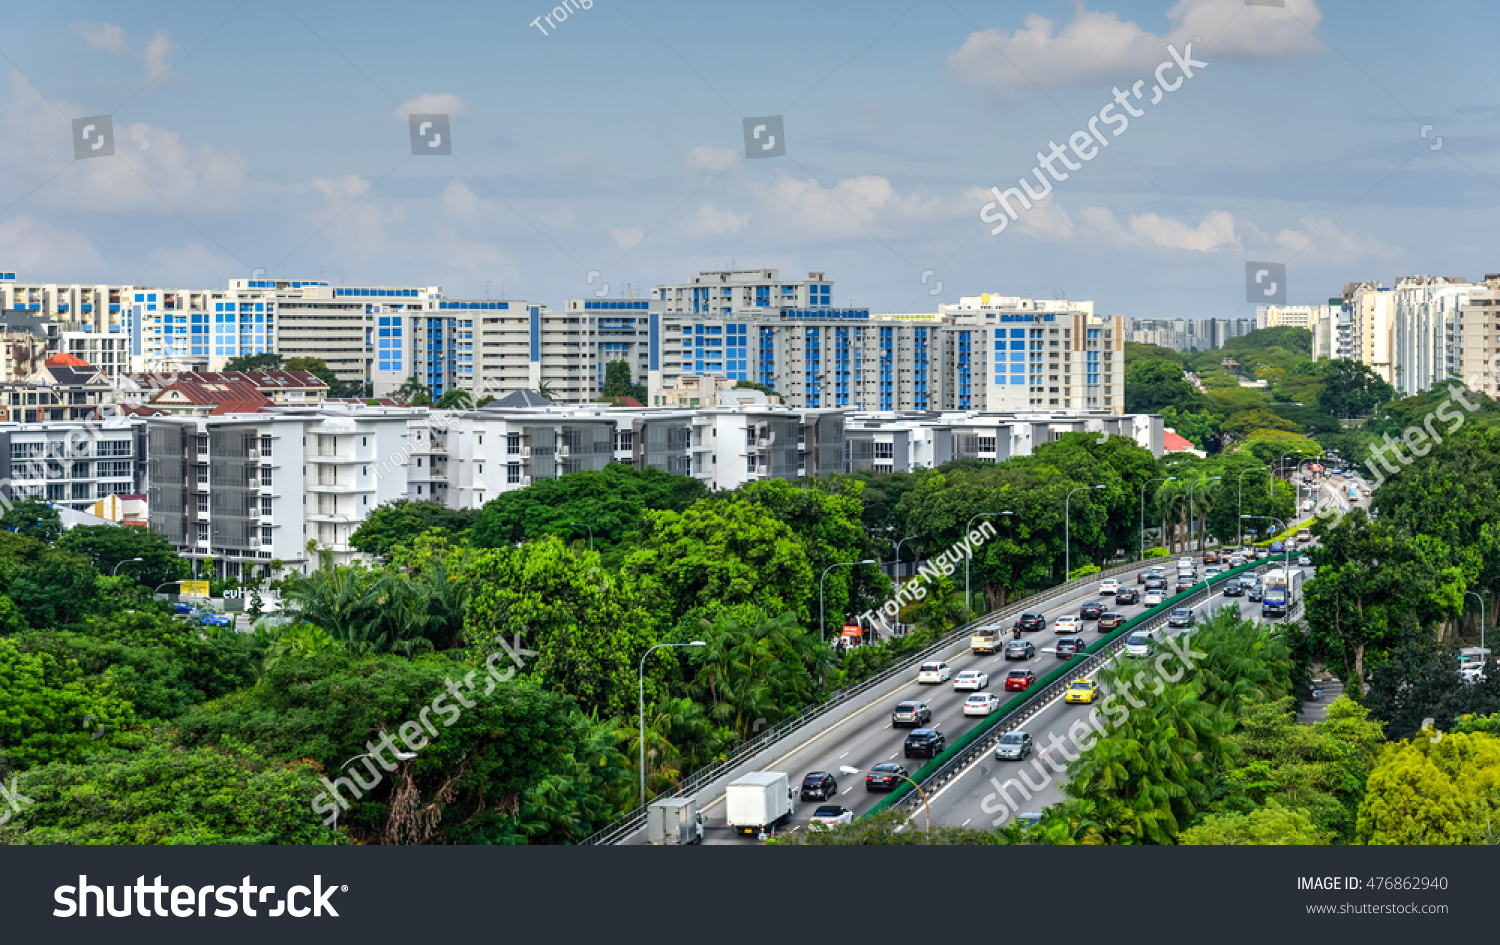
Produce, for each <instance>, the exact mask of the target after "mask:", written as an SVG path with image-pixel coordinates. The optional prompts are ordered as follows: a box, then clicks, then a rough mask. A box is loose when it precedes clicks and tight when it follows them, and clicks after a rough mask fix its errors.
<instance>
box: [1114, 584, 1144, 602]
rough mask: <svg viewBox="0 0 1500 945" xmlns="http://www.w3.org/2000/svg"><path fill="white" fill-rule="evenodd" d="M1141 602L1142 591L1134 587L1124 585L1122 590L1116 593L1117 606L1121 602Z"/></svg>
mask: <svg viewBox="0 0 1500 945" xmlns="http://www.w3.org/2000/svg"><path fill="white" fill-rule="evenodd" d="M1140 602H1141V592H1140V591H1138V590H1136V589H1135V588H1133V587H1122V588H1120V592H1119V593H1118V594H1116V595H1115V604H1116V606H1118V605H1120V604H1139V603H1140Z"/></svg>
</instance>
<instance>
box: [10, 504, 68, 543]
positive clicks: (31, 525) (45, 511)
mask: <svg viewBox="0 0 1500 945" xmlns="http://www.w3.org/2000/svg"><path fill="white" fill-rule="evenodd" d="M0 528H3V529H5V530H6V531H10V532H16V533H18V534H21V535H27V536H29V537H32V538H36V539H38V540H40V541H44V542H46V543H48V544H51V543H52V542H54V541H56V540H57V539H58V536H60V535H61V534H62V532H63V527H62V517H61V516H59V515H58V514H57V510H56V509H54V508H53V507H52V506H51V505H49V504H47V502H46V500H45V499H42V498H40V497H38V496H34V495H29V496H26V497H25V498H23V499H20V500H19V501H17V502H15V503H12V504H11V505H10V506H9V507H8V508H6V509H5V513H4V514H3V515H0Z"/></svg>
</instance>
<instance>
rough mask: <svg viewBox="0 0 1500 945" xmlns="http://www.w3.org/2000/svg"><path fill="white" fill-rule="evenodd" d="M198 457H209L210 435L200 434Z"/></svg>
mask: <svg viewBox="0 0 1500 945" xmlns="http://www.w3.org/2000/svg"><path fill="white" fill-rule="evenodd" d="M198 455H199V456H207V455H208V435H207V434H202V433H200V434H199V435H198Z"/></svg>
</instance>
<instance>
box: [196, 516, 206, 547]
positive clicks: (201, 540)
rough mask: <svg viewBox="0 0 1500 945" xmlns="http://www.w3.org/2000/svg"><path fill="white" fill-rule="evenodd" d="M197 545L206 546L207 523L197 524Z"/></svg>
mask: <svg viewBox="0 0 1500 945" xmlns="http://www.w3.org/2000/svg"><path fill="white" fill-rule="evenodd" d="M198 544H200V545H206V544H208V523H207V522H199V523H198Z"/></svg>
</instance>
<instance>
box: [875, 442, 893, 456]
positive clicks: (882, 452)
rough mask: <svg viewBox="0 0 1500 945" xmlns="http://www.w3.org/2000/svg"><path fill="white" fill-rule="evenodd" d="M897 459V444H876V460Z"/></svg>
mask: <svg viewBox="0 0 1500 945" xmlns="http://www.w3.org/2000/svg"><path fill="white" fill-rule="evenodd" d="M895 457H896V444H894V443H876V444H875V458H876V459H894V458H895Z"/></svg>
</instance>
